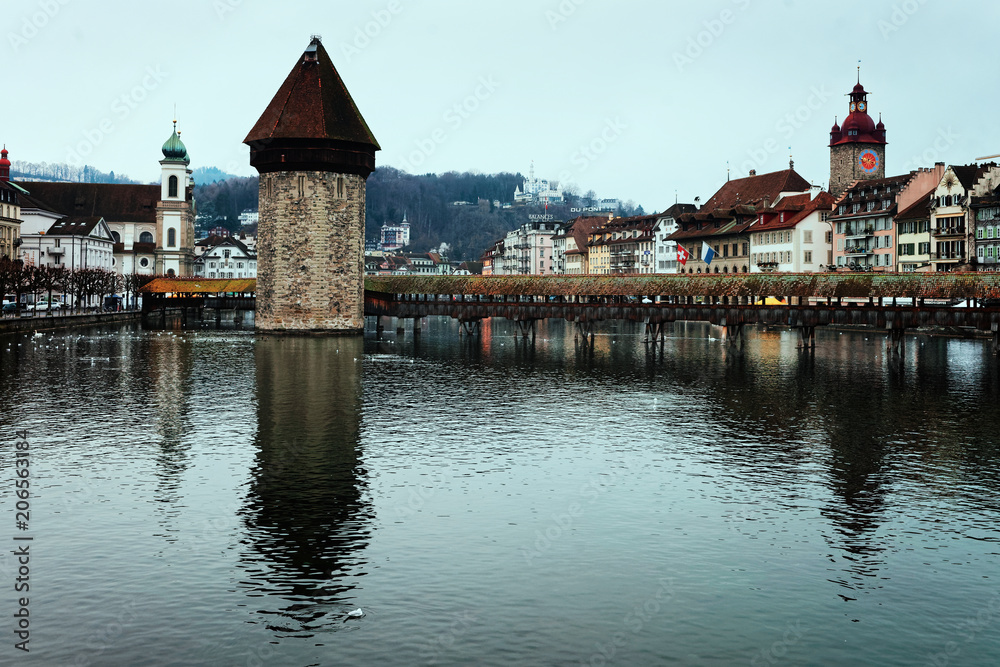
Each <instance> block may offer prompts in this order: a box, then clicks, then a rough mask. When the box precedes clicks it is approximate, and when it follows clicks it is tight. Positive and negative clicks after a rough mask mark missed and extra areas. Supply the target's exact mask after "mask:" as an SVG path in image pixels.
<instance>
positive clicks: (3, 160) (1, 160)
mask: <svg viewBox="0 0 1000 667" xmlns="http://www.w3.org/2000/svg"><path fill="white" fill-rule="evenodd" d="M0 167H8V168H9V167H10V160H8V159H7V147H6V146H4V147H3V150H2V151H0Z"/></svg>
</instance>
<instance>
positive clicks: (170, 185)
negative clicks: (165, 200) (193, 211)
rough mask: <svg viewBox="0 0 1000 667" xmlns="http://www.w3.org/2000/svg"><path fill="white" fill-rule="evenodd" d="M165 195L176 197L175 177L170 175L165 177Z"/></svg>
mask: <svg viewBox="0 0 1000 667" xmlns="http://www.w3.org/2000/svg"><path fill="white" fill-rule="evenodd" d="M167 196H168V197H176V196H177V177H176V176H171V177H170V178H169V179H167Z"/></svg>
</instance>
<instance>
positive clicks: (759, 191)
mask: <svg viewBox="0 0 1000 667" xmlns="http://www.w3.org/2000/svg"><path fill="white" fill-rule="evenodd" d="M811 187H812V186H811V185H810V183H809V181H807V180H806V179H804V178H802V177H801V176H799V175H798V174H797V173H796V172H795V170H794V169H785V170H784V171H773V172H771V173H769V174H760V175H759V176H747V177H746V178H738V179H736V180H734V181H729V182H727V183H726V184H725V185H723V186H722V187H721V188H719V190H718V192H716V193H715V194H714V195H712V197H711V198H710V199H709V200H708V201H707V202H705V205H704V206H702V207H701V210H702V211H708V212H711V211H715V210H716V209H732V208H734V207H736V206H738V205H740V204H745V205H754V204H757V203H758V202H762V201H763V200H764V199H767V200H768V201H769V202H773V201H775V200H776V199H777V198H778V195H780V194H781V193H782V192H802V191H804V190H809V189H810V188H811Z"/></svg>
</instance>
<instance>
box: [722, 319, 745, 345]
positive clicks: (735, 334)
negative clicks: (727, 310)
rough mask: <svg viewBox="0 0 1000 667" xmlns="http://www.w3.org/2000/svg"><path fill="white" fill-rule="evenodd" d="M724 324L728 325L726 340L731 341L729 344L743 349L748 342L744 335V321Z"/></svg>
mask: <svg viewBox="0 0 1000 667" xmlns="http://www.w3.org/2000/svg"><path fill="white" fill-rule="evenodd" d="M723 326H724V327H726V342H727V343H729V346H730V347H739V348H740V349H742V348H743V345H744V344H745V343H746V338H745V337H744V335H743V323H742V322H741V323H738V324H724V325H723Z"/></svg>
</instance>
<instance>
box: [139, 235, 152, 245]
mask: <svg viewBox="0 0 1000 667" xmlns="http://www.w3.org/2000/svg"><path fill="white" fill-rule="evenodd" d="M152 242H153V235H152V234H150V233H149V232H143V233H142V234H139V243H152Z"/></svg>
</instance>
